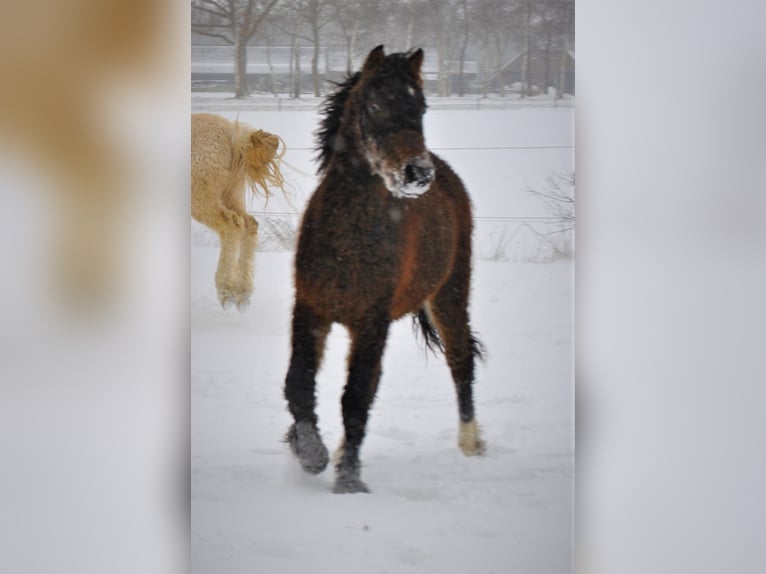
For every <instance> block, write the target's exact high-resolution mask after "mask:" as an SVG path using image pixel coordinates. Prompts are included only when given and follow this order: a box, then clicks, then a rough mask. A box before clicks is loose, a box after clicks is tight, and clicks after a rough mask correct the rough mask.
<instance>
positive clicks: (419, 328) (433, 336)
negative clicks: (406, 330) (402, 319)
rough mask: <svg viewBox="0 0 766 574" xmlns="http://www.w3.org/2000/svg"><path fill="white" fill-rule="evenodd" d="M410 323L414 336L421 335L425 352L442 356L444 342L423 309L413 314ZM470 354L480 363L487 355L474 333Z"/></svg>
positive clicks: (472, 334)
mask: <svg viewBox="0 0 766 574" xmlns="http://www.w3.org/2000/svg"><path fill="white" fill-rule="evenodd" d="M412 322H413V325H412V326H413V329H414V330H415V334H416V335H417V334H418V333H420V334H421V335H423V340H424V341H425V344H426V350H428V351H431V352H432V353H433V354H434V355H437V354H439V353H442V354H444V352H445V351H444V342H443V341H442V339H441V337H440V336H439V331H438V330H437V329H436V327H435V326H434V324H433V322H432V321H431V319H430V317H429V316H428V312H427V311H426V309H425V308H424V307H421V308H420V309H418V310H417V312H416V313H413V315H412ZM471 354H472V355H473V356H474V357H476V358H477V359H480V360H482V361H483V360H484V357H485V355H486V354H487V349H486V347H485V346H484V343H482V342H481V341H480V340H479V338H478V337H477V336H476V334H475V333H471Z"/></svg>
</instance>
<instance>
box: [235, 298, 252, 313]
mask: <svg viewBox="0 0 766 574" xmlns="http://www.w3.org/2000/svg"><path fill="white" fill-rule="evenodd" d="M248 307H250V296H249V295H242V296H241V297H239V298H238V299H237V311H239V312H240V313H244V312H245V311H247V308H248Z"/></svg>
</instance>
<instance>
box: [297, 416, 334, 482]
mask: <svg viewBox="0 0 766 574" xmlns="http://www.w3.org/2000/svg"><path fill="white" fill-rule="evenodd" d="M287 442H288V444H289V445H290V450H291V451H293V454H294V455H295V456H296V457H297V458H298V461H299V462H300V463H301V468H303V470H304V471H306V472H308V473H309V474H319V473H320V472H322V471H323V470H324V469H325V468H327V463H328V462H329V460H330V456H329V454H328V453H327V447H325V445H324V443H323V442H322V439H321V438H320V436H319V433H318V432H317V429H316V427H315V426H314V425H312V424H311V423H309V422H299V423H296V424H294V425H292V426H291V427H290V430H289V431H287Z"/></svg>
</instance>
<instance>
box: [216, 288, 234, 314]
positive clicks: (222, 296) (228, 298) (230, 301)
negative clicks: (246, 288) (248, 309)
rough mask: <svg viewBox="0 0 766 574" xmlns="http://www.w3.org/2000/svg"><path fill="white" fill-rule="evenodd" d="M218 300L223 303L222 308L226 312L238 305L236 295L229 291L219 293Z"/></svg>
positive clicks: (223, 290)
mask: <svg viewBox="0 0 766 574" xmlns="http://www.w3.org/2000/svg"><path fill="white" fill-rule="evenodd" d="M218 300H219V301H220V302H221V307H222V308H223V309H224V311H227V310H229V309H231V308H232V307H233V306H234V305H235V304H236V300H235V297H234V294H233V293H232V292H231V291H229V290H228V289H221V290H219V291H218Z"/></svg>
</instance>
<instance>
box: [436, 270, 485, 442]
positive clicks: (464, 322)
mask: <svg viewBox="0 0 766 574" xmlns="http://www.w3.org/2000/svg"><path fill="white" fill-rule="evenodd" d="M465 299H467V297H465V298H464V297H462V296H461V293H460V289H455V288H452V287H450V285H449V282H448V283H447V285H445V287H444V288H443V289H442V290H441V291H440V292H439V293H438V294H437V296H436V297H435V298H434V301H433V302H432V303H430V304H426V313H427V315H428V317H429V319H430V320H431V321H432V322H433V323H434V325H435V326H436V328H437V330H438V331H439V335H440V337H441V339H442V341H443V343H444V349H445V354H446V356H447V364H448V365H449V368H450V371H451V373H452V380H453V381H454V383H455V390H456V391H457V403H458V413H459V416H460V427H459V431H458V446H460V450H462V451H463V454H465V455H466V456H473V455H479V454H483V453H484V451H485V445H484V441H483V440H482V438H481V433H480V431H479V425H478V424H477V422H476V415H475V411H474V403H473V381H474V359H475V357H476V356H477V355H479V354H480V343H479V342H478V341H477V340H476V339H475V338H474V337H473V335H472V334H471V327H470V325H469V318H468V310H467V307H466V306H467V302H466V301H465Z"/></svg>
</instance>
